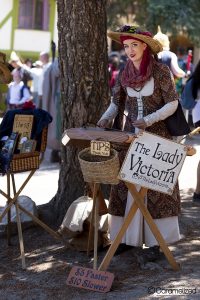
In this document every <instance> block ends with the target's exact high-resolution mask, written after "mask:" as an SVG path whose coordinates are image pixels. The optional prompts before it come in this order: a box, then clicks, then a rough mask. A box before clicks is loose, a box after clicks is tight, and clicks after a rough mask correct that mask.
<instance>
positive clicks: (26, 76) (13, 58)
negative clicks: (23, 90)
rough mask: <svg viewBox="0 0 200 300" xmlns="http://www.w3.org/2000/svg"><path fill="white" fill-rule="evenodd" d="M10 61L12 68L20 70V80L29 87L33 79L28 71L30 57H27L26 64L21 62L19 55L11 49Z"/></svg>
mask: <svg viewBox="0 0 200 300" xmlns="http://www.w3.org/2000/svg"><path fill="white" fill-rule="evenodd" d="M10 63H11V65H12V66H13V68H15V69H18V71H19V72H20V76H21V80H22V81H23V83H24V84H25V86H27V87H28V88H29V89H30V87H31V82H32V79H33V78H32V76H31V74H30V72H29V69H30V67H29V65H30V59H28V62H27V64H26V63H23V62H22V60H21V59H20V58H19V56H18V55H17V54H16V53H15V51H12V52H11V55H10ZM27 68H28V69H27Z"/></svg>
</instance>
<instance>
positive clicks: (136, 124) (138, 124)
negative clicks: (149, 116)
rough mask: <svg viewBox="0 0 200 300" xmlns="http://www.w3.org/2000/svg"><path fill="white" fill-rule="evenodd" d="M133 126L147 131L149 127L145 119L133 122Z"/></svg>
mask: <svg viewBox="0 0 200 300" xmlns="http://www.w3.org/2000/svg"><path fill="white" fill-rule="evenodd" d="M132 125H133V126H134V127H137V128H139V129H145V128H146V127H147V124H146V123H145V121H144V119H139V120H135V121H134V122H132Z"/></svg>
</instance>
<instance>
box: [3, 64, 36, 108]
mask: <svg viewBox="0 0 200 300" xmlns="http://www.w3.org/2000/svg"><path fill="white" fill-rule="evenodd" d="M12 76H13V81H12V82H11V83H10V84H9V89H8V93H7V103H8V108H9V109H16V108H21V107H22V106H23V104H24V103H25V102H27V101H30V100H31V99H32V96H31V94H30V91H29V89H28V87H27V86H26V85H25V84H24V82H23V81H22V77H21V73H20V71H19V70H18V69H14V70H13V71H12Z"/></svg>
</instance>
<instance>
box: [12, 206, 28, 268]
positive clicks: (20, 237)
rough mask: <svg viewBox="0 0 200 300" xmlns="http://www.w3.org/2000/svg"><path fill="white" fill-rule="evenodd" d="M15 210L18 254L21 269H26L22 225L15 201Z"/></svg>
mask: <svg viewBox="0 0 200 300" xmlns="http://www.w3.org/2000/svg"><path fill="white" fill-rule="evenodd" d="M15 208H16V217H17V229H18V236H19V246H20V252H21V259H22V269H26V263H25V254H24V241H23V234H22V225H21V220H20V215H19V207H18V203H17V201H16V202H15Z"/></svg>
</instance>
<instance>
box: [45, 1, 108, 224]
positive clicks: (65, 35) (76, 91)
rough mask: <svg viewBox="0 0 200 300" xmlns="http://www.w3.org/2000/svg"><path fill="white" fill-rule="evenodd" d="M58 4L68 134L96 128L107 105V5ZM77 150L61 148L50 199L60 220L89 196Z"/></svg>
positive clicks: (63, 96) (89, 2)
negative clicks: (76, 129) (55, 188)
mask: <svg viewBox="0 0 200 300" xmlns="http://www.w3.org/2000/svg"><path fill="white" fill-rule="evenodd" d="M57 6H58V32H59V63H60V75H61V101H62V108H61V109H62V120H63V131H64V130H65V129H67V128H72V127H81V126H82V125H84V124H87V123H90V124H91V123H92V124H96V123H97V121H98V119H99V117H100V115H101V114H102V112H103V111H104V110H105V108H106V106H107V105H108V101H109V87H108V71H107V65H108V61H107V38H106V30H107V25H106V1H104V0H101V1H99V0H68V1H66V0H58V1H57ZM78 150H79V149H76V148H74V147H63V149H62V153H61V158H62V163H61V171H60V177H59V186H58V192H57V194H56V196H55V197H54V199H53V200H52V201H51V204H52V205H53V212H54V216H55V217H56V219H57V220H58V222H61V221H62V218H63V216H64V214H65V213H66V211H67V208H68V207H69V205H70V204H71V203H72V202H73V201H74V200H75V199H77V198H78V197H80V196H82V195H83V192H84V181H83V177H82V173H81V170H80V166H79V162H78V159H77V154H78Z"/></svg>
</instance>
